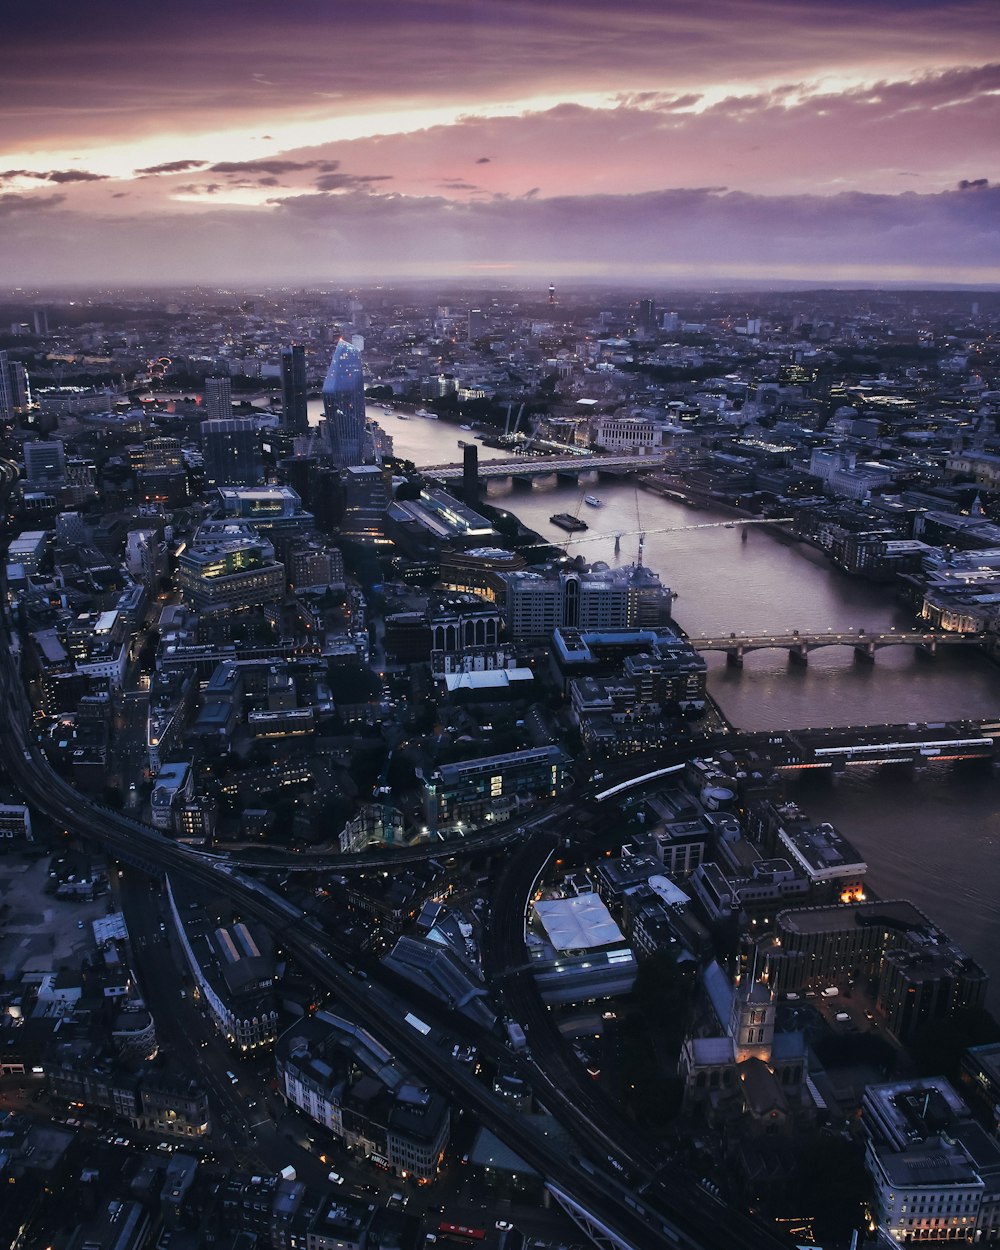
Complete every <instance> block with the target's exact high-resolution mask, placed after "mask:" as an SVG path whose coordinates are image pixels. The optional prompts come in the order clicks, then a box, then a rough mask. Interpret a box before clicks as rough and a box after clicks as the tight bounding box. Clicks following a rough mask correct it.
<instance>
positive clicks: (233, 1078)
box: [226, 1071, 240, 1085]
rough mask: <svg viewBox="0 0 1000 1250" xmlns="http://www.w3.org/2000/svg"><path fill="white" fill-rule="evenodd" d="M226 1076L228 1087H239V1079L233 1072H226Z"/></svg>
mask: <svg viewBox="0 0 1000 1250" xmlns="http://www.w3.org/2000/svg"><path fill="white" fill-rule="evenodd" d="M226 1076H228V1077H229V1083H230V1085H239V1083H240V1078H239V1077H238V1076H237V1075H236V1073H235V1072H228V1071H227V1072H226Z"/></svg>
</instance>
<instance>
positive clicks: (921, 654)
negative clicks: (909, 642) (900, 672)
mask: <svg viewBox="0 0 1000 1250" xmlns="http://www.w3.org/2000/svg"><path fill="white" fill-rule="evenodd" d="M916 653H917V659H919V660H933V659H934V657H935V656H936V655H937V639H936V638H928V639H926V640H925V641H924V642H918V643H917V646H916Z"/></svg>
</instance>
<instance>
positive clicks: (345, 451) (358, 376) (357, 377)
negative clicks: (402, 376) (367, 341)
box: [323, 339, 365, 469]
mask: <svg viewBox="0 0 1000 1250" xmlns="http://www.w3.org/2000/svg"><path fill="white" fill-rule="evenodd" d="M323 411H324V413H325V414H326V423H327V431H328V437H329V439H330V452H331V455H332V456H333V462H334V464H336V466H337V468H338V469H349V468H351V467H353V466H355V465H359V464H362V463H364V441H365V380H364V370H363V368H362V365H361V353H360V352H359V351H358V350H357V348H356V347H352V346H351V344H350V343H348V342H346V341H345V340H344V339H341V340H340V342H339V343H338V344H337V350H336V351H335V352H334V353H333V360H332V361H331V362H330V368H329V370H328V371H327V375H326V379H325V381H324V382H323Z"/></svg>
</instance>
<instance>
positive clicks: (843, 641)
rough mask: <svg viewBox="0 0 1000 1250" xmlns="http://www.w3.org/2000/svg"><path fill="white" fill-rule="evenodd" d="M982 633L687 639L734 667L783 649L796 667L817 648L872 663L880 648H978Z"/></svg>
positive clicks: (898, 632) (865, 632) (863, 632)
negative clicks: (843, 650) (750, 656)
mask: <svg viewBox="0 0 1000 1250" xmlns="http://www.w3.org/2000/svg"><path fill="white" fill-rule="evenodd" d="M985 638H986V635H985V634H959V633H949V632H939V631H937V630H923V631H920V630H908V629H893V630H889V631H888V633H880V632H877V631H876V632H872V633H870V632H869V631H868V630H866V629H859V630H856V631H848V630H844V631H839V632H830V633H825V632H811V633H810V632H802V631H800V630H797V629H793V630H792V632H791V633H790V634H726V635H720V636H719V637H718V638H689V639H688V641H689V642H690V644H691V646H692V647H693V648H694V649H695V650H696V651H722V652H724V653H725V656H726V663H727V664H729V665H731V666H733V667H734V668H741V667H742V666H743V657H744V656H745V655H746V654H747V653H748V652H750V651H773V650H782V649H783V650H786V651H787V652H788V658H789V659H790V660H792V661H793V662H794V663H796V664H806V663H808V660H809V652H810V651H816V650H818V649H819V648H820V647H851V648H852V649H853V651H854V655H855V657H856V658H857V659H859V660H862V661H864V662H866V663H874V661H875V652H876V651H880V650H881V649H882V648H883V647H915V648H916V650H917V651H918V653H920V654H922V655H926V656H933V655H935V654H936V653H937V649H938V647H941V646H948V647H961V646H965V647H978V646H981V645H982V643H983V641H984V640H985Z"/></svg>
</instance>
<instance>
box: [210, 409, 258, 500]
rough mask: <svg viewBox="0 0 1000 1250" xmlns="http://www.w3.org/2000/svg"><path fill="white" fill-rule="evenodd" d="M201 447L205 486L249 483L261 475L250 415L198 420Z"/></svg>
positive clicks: (254, 425)
mask: <svg viewBox="0 0 1000 1250" xmlns="http://www.w3.org/2000/svg"><path fill="white" fill-rule="evenodd" d="M201 450H202V455H203V456H204V458H205V485H206V486H253V485H254V484H255V483H257V482H259V481H260V479H261V477H262V476H263V471H262V468H261V461H260V440H259V439H258V437H257V425H256V422H255V421H254V420H253V418H252V417H226V418H225V419H223V420H217V421H202V423H201Z"/></svg>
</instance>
